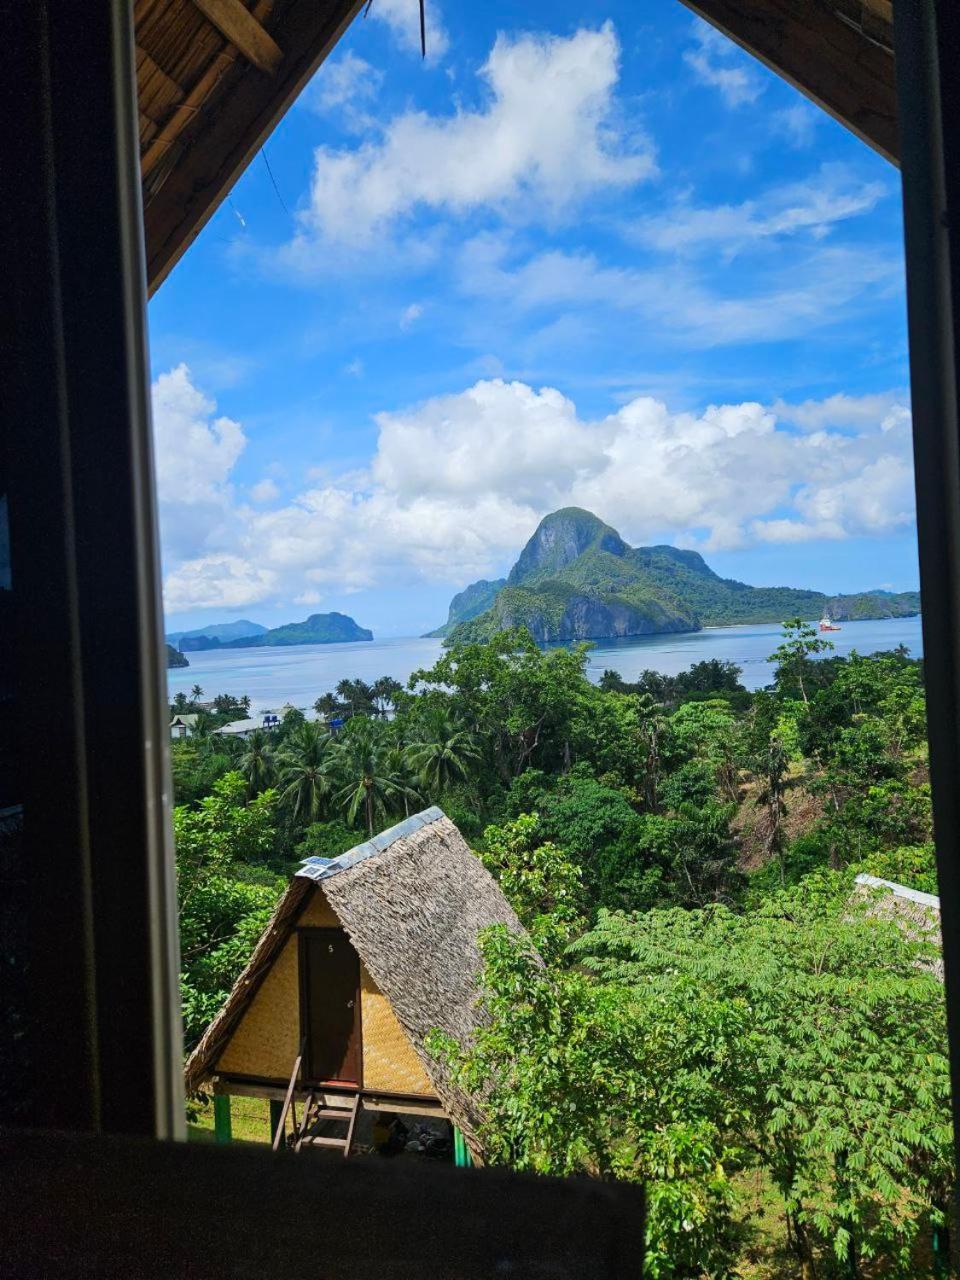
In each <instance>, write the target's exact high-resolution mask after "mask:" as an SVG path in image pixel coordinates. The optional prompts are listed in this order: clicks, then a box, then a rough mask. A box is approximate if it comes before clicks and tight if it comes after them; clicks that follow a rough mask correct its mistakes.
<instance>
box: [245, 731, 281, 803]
mask: <svg viewBox="0 0 960 1280" xmlns="http://www.w3.org/2000/svg"><path fill="white" fill-rule="evenodd" d="M238 768H239V769H240V772H241V773H242V774H243V776H244V777H245V778H246V780H247V791H248V793H249V794H250V795H251V796H255V795H259V793H260V792H261V791H266V789H267V787H271V786H273V784H274V782H275V781H276V777H277V761H276V757H275V756H274V754H273V743H272V741H271V739H270V735H269V733H267V732H266V730H265V729H254V731H253V733H251V734H250V737H249V738H247V740H246V743H245V749H244V752H243V755H242V756H241V757H240V761H239V765H238Z"/></svg>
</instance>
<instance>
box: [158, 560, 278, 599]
mask: <svg viewBox="0 0 960 1280" xmlns="http://www.w3.org/2000/svg"><path fill="white" fill-rule="evenodd" d="M279 586H280V581H279V579H278V578H277V575H276V574H275V573H274V572H273V571H272V570H270V569H267V568H262V567H260V566H258V565H255V564H253V563H251V561H250V559H247V558H245V557H243V556H239V555H219V556H196V557H195V558H194V559H192V560H186V561H184V562H183V563H182V564H180V565H178V566H177V568H176V569H174V570H173V571H172V572H170V573H168V574H167V576H166V579H165V580H164V584H163V602H164V607H165V608H166V610H167V612H168V613H179V612H180V611H181V610H184V609H216V608H220V607H221V606H222V607H223V608H225V609H231V608H238V609H239V608H242V607H244V606H246V605H248V604H259V603H260V602H261V601H263V600H266V599H268V598H269V597H270V596H271V595H272V594H274V592H275V591H276V590H277V588H278V587H279Z"/></svg>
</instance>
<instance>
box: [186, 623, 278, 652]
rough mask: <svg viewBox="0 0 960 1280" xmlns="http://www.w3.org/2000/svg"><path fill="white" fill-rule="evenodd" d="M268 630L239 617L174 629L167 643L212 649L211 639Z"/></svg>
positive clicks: (221, 639) (228, 637)
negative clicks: (232, 620) (227, 620)
mask: <svg viewBox="0 0 960 1280" xmlns="http://www.w3.org/2000/svg"><path fill="white" fill-rule="evenodd" d="M266 630H267V628H266V627H265V626H263V625H262V624H261V623H259V622H251V621H250V620H249V618H238V619H237V621H236V622H211V623H210V625H209V626H207V627H197V628H196V630H194V631H173V632H171V633H170V635H168V636H167V637H166V639H167V643H168V644H172V645H174V646H175V647H176V646H179V648H180V649H181V650H184V649H185V650H187V651H188V652H189V651H191V650H194V649H212V648H214V647H215V646H214V645H213V644H212V643H211V641H214V640H218V641H221V642H222V641H224V640H239V639H241V637H243V636H262V635H263V633H264V632H265V631H266Z"/></svg>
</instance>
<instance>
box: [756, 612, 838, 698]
mask: <svg viewBox="0 0 960 1280" xmlns="http://www.w3.org/2000/svg"><path fill="white" fill-rule="evenodd" d="M832 648H833V642H832V641H831V640H824V639H822V638H821V636H820V635H819V633H818V631H817V629H816V627H813V626H811V625H810V624H809V623H808V622H804V621H803V619H802V618H790V619H788V620H787V621H786V622H785V623H784V624H783V632H782V635H781V637H780V644H779V645H778V646H777V648H776V649H775V650H774V651H773V653H772V654H771V655H770V657H769V659H768V661H770V662H775V663H776V664H777V685H778V686H779V687H789V686H790V685H791V683H793V682H795V683H796V687H797V688H798V689H799V691H800V697H801V698H802V699H803V702H804V705H807V704H809V702H810V699H809V698H808V697H807V684H808V683H809V672H810V659H811V657H813V655H814V654H817V653H827V652H828V651H829V650H831V649H832Z"/></svg>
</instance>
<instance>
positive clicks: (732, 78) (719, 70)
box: [683, 19, 764, 107]
mask: <svg viewBox="0 0 960 1280" xmlns="http://www.w3.org/2000/svg"><path fill="white" fill-rule="evenodd" d="M693 38H694V40H695V42H696V48H693V49H688V50H687V51H686V52H685V53H684V55H683V60H684V62H685V63H686V64H687V66H688V67H690V69H691V70H692V71H693V73H694V74H695V75H696V77H697V79H698V80H700V81H701V82H702V83H703V84H705V85H709V86H710V88H712V89H717V90H719V92H720V96H721V97H722V98H723V100H724V102H725V103H726V104H727V106H728V107H742V106H746V105H748V104H749V103H751V102H756V100H757V98H759V96H760V94H761V93H762V92H763V88H764V86H763V81H762V80H761V78H760V75H759V73H758V72H757V71H756V69H755V68H754V67H753V66H752V65H751V64H750V63H749V62H748V61H747V55H746V54H744V53H743V52H742V51H741V50H740V49H739V48H737V46H736V45H735V44H734V43H733V41H732V40H729V39H728V38H727V37H726V36H725V35H723V34H721V32H719V31H717V30H716V28H715V27H711V26H709V25H708V24H707V23H706V22H702V21H700V20H699V19H698V20H697V21H696V23H695V24H694V27H693Z"/></svg>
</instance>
